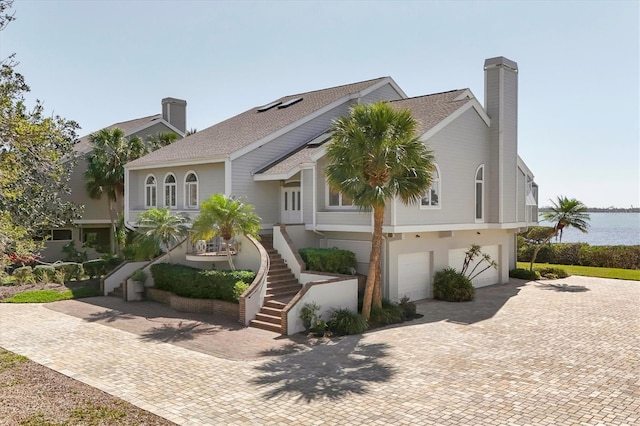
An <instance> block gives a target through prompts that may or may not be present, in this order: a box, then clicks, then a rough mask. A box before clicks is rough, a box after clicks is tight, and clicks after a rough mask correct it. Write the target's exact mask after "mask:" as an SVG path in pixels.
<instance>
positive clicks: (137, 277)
mask: <svg viewBox="0 0 640 426" xmlns="http://www.w3.org/2000/svg"><path fill="white" fill-rule="evenodd" d="M131 279H132V280H133V281H139V282H141V283H143V282H145V281H146V280H147V274H145V272H144V271H143V270H142V269H138V270H137V271H135V272H134V273H133V274H131Z"/></svg>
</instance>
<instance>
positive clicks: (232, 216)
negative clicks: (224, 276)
mask: <svg viewBox="0 0 640 426" xmlns="http://www.w3.org/2000/svg"><path fill="white" fill-rule="evenodd" d="M260 220H261V219H260V217H259V216H258V215H257V214H256V213H255V212H254V210H253V206H252V205H250V204H245V203H243V202H242V201H241V200H239V199H237V198H235V197H233V196H231V197H227V196H226V195H223V194H214V195H212V196H211V197H210V198H209V199H208V200H206V201H204V202H203V203H202V204H200V214H199V215H198V217H197V218H196V220H195V221H194V222H193V227H192V228H191V239H192V240H193V241H196V240H200V239H203V240H209V239H211V238H213V237H215V236H217V235H220V236H221V237H222V239H223V240H224V242H225V244H226V246H227V261H228V262H229V268H230V269H231V270H235V265H234V264H233V260H232V259H231V252H230V251H229V246H230V242H231V239H232V238H233V237H234V236H235V235H241V234H242V235H250V236H252V237H256V238H257V237H258V231H259V230H260Z"/></svg>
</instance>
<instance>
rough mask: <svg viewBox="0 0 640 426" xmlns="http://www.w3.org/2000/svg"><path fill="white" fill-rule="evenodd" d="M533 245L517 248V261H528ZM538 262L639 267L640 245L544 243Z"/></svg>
mask: <svg viewBox="0 0 640 426" xmlns="http://www.w3.org/2000/svg"><path fill="white" fill-rule="evenodd" d="M535 248H536V247H535V246H529V245H526V244H525V245H524V246H522V247H520V248H519V249H518V261H520V262H530V261H531V259H532V256H533V251H534V250H535ZM536 260H537V261H538V262H539V263H555V264H559V265H582V266H595V267H604V268H620V269H640V246H590V245H589V244H586V243H553V244H545V245H544V246H543V247H542V248H540V250H539V251H538V255H537V256H536Z"/></svg>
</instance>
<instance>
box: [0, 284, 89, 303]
mask: <svg viewBox="0 0 640 426" xmlns="http://www.w3.org/2000/svg"><path fill="white" fill-rule="evenodd" d="M91 296H96V292H95V291H94V290H93V289H91V288H89V287H79V288H74V289H69V290H65V291H56V290H33V291H25V292H23V293H18V294H16V295H15V296H12V297H9V298H7V299H5V300H4V302H5V303H49V302H57V301H58V300H68V299H80V298H82V297H91Z"/></svg>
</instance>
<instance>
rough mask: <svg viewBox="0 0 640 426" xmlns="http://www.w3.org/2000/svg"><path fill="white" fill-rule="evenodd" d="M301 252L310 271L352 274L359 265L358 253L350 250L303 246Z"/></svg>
mask: <svg viewBox="0 0 640 426" xmlns="http://www.w3.org/2000/svg"><path fill="white" fill-rule="evenodd" d="M299 253H300V257H302V260H303V261H304V263H306V264H307V269H308V270H310V271H318V272H331V273H334V274H352V273H353V271H355V269H356V266H357V263H356V255H355V253H353V252H352V251H349V250H340V249H337V248H326V249H318V248H303V249H300V250H299Z"/></svg>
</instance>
